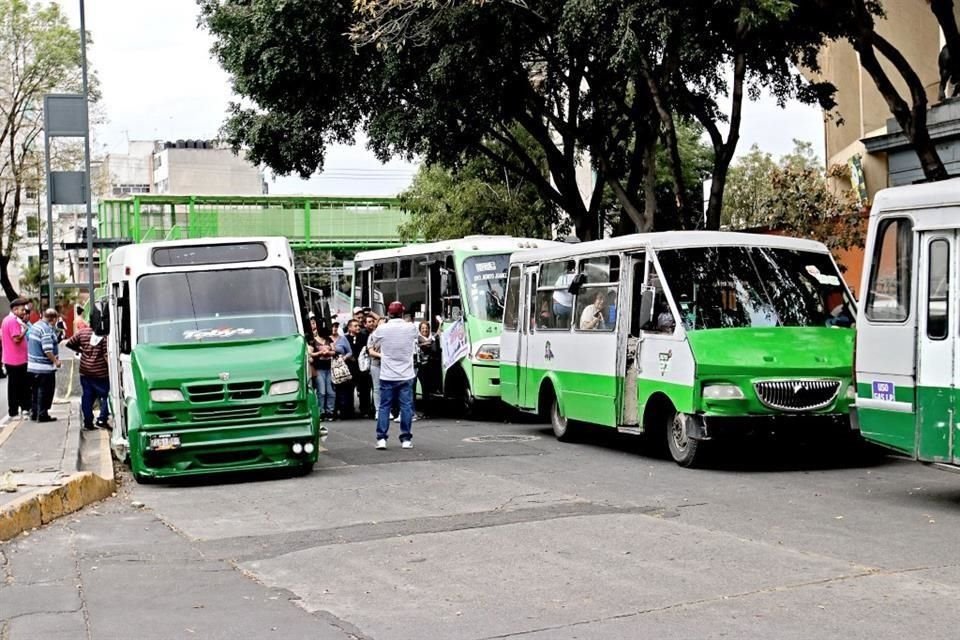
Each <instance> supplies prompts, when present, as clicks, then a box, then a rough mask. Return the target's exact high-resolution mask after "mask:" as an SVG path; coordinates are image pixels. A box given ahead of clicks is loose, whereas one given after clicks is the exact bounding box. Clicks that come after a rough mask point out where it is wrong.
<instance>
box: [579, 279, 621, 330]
mask: <svg viewBox="0 0 960 640" xmlns="http://www.w3.org/2000/svg"><path fill="white" fill-rule="evenodd" d="M616 326H617V285H602V286H593V287H587V286H584V287H583V288H582V289H580V293H578V294H577V330H578V331H613V330H614V328H615V327H616Z"/></svg>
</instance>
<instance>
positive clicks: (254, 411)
mask: <svg viewBox="0 0 960 640" xmlns="http://www.w3.org/2000/svg"><path fill="white" fill-rule="evenodd" d="M190 417H191V418H192V419H193V420H194V421H195V422H214V421H219V420H243V419H247V418H259V417H260V407H237V408H235V409H194V410H193V411H191V412H190Z"/></svg>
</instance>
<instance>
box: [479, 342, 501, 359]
mask: <svg viewBox="0 0 960 640" xmlns="http://www.w3.org/2000/svg"><path fill="white" fill-rule="evenodd" d="M476 357H477V360H499V359H500V345H498V344H485V345H483V346H481V347H480V348H479V349H477V356H476Z"/></svg>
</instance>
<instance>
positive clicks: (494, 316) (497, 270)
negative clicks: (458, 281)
mask: <svg viewBox="0 0 960 640" xmlns="http://www.w3.org/2000/svg"><path fill="white" fill-rule="evenodd" d="M509 264H510V255H509V254H506V253H501V254H496V255H490V256H473V257H471V258H467V259H466V260H464V261H463V277H464V280H465V283H464V287H463V289H464V291H463V293H464V294H465V295H466V297H467V298H469V302H468V303H467V304H468V305H469V307H468V309H467V312H468V313H470V314H471V315H473V316H474V317H476V318H479V319H480V320H489V321H491V322H500V321H501V320H502V319H503V300H504V297H503V296H504V292H505V291H506V288H507V267H508V266H509Z"/></svg>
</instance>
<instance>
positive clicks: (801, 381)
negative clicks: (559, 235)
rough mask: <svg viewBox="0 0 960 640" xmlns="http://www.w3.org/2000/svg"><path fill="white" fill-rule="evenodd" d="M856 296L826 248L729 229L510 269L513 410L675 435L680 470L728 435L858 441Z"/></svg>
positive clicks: (564, 422) (563, 434)
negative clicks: (829, 435)
mask: <svg viewBox="0 0 960 640" xmlns="http://www.w3.org/2000/svg"><path fill="white" fill-rule="evenodd" d="M854 321H855V308H854V300H853V298H852V296H851V295H850V292H849V290H848V289H847V287H846V285H845V284H844V282H843V280H842V279H841V277H840V273H839V271H838V269H837V266H836V264H835V263H834V261H833V258H832V257H831V256H830V253H829V251H828V250H827V248H826V247H825V246H824V245H823V244H820V243H818V242H813V241H809V240H797V239H792V238H783V237H775V236H762V235H751V234H739V233H725V232H724V233H721V232H699V231H689V232H666V233H650V234H640V235H632V236H624V237H620V238H614V239H610V240H600V241H595V242H585V243H582V244H576V245H563V246H558V247H550V248H547V249H538V250H533V251H525V252H522V253H518V254H515V255H514V256H513V258H512V259H511V263H510V271H509V276H508V286H507V299H506V311H505V313H504V330H503V335H502V336H501V340H500V358H501V361H500V379H501V387H502V397H503V400H504V402H506V403H507V404H509V405H512V406H514V407H516V408H519V409H521V410H523V411H527V412H532V413H538V414H540V415H541V416H543V417H544V418H546V419H549V421H550V422H551V424H552V426H553V431H554V433H555V435H556V436H557V438H559V439H560V440H568V439H572V438H573V437H574V434H575V432H576V431H578V430H580V429H581V428H582V427H583V426H584V425H585V424H591V425H598V426H603V427H609V428H612V429H617V430H619V431H621V432H624V433H630V434H637V435H639V434H642V433H649V434H660V435H663V436H665V439H666V445H667V446H668V447H669V450H670V453H671V455H672V456H673V459H674V460H676V462H677V463H679V464H680V465H683V466H695V465H697V464H699V463H702V461H703V454H704V452H705V450H706V449H707V448H708V447H709V441H710V440H712V439H714V438H717V439H719V438H722V437H724V436H725V435H728V434H730V433H732V432H743V431H748V430H756V429H770V428H776V427H778V426H781V425H788V426H789V428H792V429H804V428H812V427H813V426H814V423H826V425H827V426H828V428H836V429H839V430H842V431H844V432H849V430H850V426H849V425H850V423H849V417H848V407H849V404H850V402H851V399H852V397H853V394H854V389H853V387H852V386H851V383H850V378H851V373H852V357H853V341H854V330H853V324H854Z"/></svg>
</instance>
